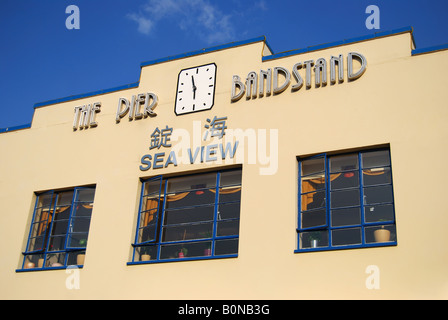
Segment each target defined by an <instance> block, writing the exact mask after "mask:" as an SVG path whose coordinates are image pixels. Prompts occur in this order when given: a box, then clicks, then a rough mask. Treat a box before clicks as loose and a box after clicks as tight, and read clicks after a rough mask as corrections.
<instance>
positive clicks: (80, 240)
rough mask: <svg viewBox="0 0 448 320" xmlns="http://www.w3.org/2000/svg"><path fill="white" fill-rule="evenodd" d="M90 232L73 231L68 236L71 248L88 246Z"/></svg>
mask: <svg viewBox="0 0 448 320" xmlns="http://www.w3.org/2000/svg"><path fill="white" fill-rule="evenodd" d="M88 236H89V234H88V233H71V234H69V238H68V240H67V241H68V245H67V247H69V248H85V247H86V246H87V238H88Z"/></svg>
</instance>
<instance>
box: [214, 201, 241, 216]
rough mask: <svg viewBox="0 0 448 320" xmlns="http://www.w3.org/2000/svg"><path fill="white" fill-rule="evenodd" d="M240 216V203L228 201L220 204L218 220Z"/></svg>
mask: <svg viewBox="0 0 448 320" xmlns="http://www.w3.org/2000/svg"><path fill="white" fill-rule="evenodd" d="M239 217H240V203H239V202H234V203H227V204H222V203H221V204H219V205H218V220H224V219H232V218H239Z"/></svg>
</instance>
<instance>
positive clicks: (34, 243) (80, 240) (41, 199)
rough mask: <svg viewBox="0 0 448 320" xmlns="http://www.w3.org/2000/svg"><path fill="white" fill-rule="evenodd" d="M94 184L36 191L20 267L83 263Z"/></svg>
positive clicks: (30, 268) (31, 267) (49, 266)
mask: <svg viewBox="0 0 448 320" xmlns="http://www.w3.org/2000/svg"><path fill="white" fill-rule="evenodd" d="M94 196H95V187H80V188H74V189H70V190H64V191H54V190H52V191H48V192H44V193H39V194H37V197H36V204H35V208H34V212H33V218H32V221H31V227H30V231H29V237H28V242H27V245H26V250H25V252H23V256H24V257H23V262H22V270H24V269H29V270H43V269H54V268H58V267H59V268H65V267H67V266H69V265H78V266H82V265H83V264H84V256H85V252H86V246H87V239H88V236H89V227H90V218H91V215H92V209H93V198H94Z"/></svg>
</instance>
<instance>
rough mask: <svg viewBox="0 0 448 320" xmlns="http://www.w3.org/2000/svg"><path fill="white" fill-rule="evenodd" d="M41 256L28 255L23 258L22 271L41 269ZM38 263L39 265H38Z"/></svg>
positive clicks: (42, 261) (42, 260)
mask: <svg viewBox="0 0 448 320" xmlns="http://www.w3.org/2000/svg"><path fill="white" fill-rule="evenodd" d="M43 258H44V257H43V255H42V254H30V255H26V256H25V258H24V265H23V268H24V269H32V268H42V266H43V263H44V259H43ZM39 261H41V262H40V264H39Z"/></svg>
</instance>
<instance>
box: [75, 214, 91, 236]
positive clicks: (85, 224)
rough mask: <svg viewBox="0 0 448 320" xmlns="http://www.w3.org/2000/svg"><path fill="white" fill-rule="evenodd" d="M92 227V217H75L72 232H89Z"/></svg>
mask: <svg viewBox="0 0 448 320" xmlns="http://www.w3.org/2000/svg"><path fill="white" fill-rule="evenodd" d="M89 228H90V217H88V218H84V217H82V218H73V220H72V229H71V232H84V233H88V232H89Z"/></svg>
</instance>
